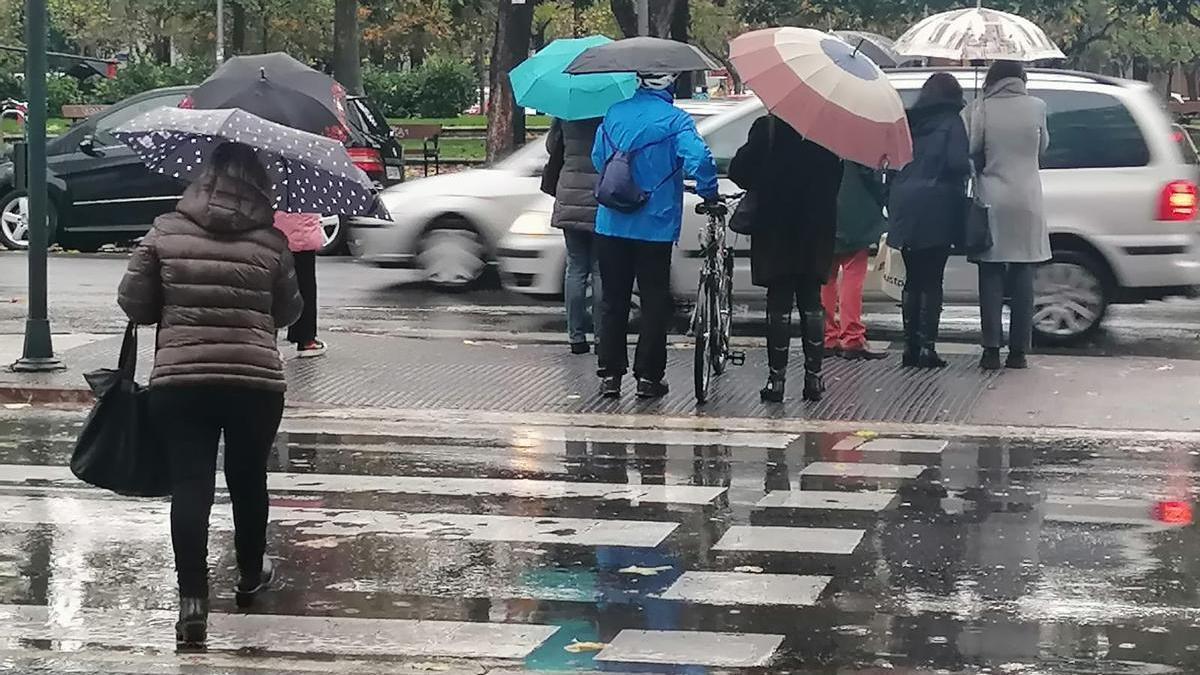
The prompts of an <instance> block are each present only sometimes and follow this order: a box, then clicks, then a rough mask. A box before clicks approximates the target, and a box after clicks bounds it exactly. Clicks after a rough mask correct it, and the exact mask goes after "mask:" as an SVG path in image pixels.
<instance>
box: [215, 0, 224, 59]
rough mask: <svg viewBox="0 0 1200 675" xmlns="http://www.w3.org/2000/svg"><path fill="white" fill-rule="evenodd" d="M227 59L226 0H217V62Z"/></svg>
mask: <svg viewBox="0 0 1200 675" xmlns="http://www.w3.org/2000/svg"><path fill="white" fill-rule="evenodd" d="M223 61H225V0H217V63H218V64H220V63H222V62H223Z"/></svg>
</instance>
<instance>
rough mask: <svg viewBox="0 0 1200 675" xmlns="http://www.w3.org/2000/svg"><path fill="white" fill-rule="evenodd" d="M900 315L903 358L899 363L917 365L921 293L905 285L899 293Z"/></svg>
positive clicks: (919, 339)
mask: <svg viewBox="0 0 1200 675" xmlns="http://www.w3.org/2000/svg"><path fill="white" fill-rule="evenodd" d="M900 316H901V318H902V319H903V320H904V358H903V360H902V361H901V365H903V366H904V367H906V368H915V367H916V366H917V356H918V355H919V354H920V352H921V331H920V327H921V318H920V317H921V294H920V293H918V292H916V291H910V290H908V288H907V287H905V289H904V291H902V292H901V294H900Z"/></svg>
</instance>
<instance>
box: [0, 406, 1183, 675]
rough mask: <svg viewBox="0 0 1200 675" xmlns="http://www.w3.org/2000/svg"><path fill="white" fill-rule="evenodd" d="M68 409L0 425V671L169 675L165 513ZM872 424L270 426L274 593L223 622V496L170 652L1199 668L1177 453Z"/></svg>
mask: <svg viewBox="0 0 1200 675" xmlns="http://www.w3.org/2000/svg"><path fill="white" fill-rule="evenodd" d="M76 423H77V420H73V421H67V420H64V419H63V417H62V416H61V415H59V416H45V417H42V416H39V415H38V414H37V413H30V414H29V416H28V417H27V418H25V419H22V420H19V421H14V420H12V419H7V420H3V421H0V514H2V516H0V626H3V627H4V630H3V631H0V670H5V669H7V670H13V671H16V672H27V671H28V672H89V671H88V669H87V668H92V670H93V671H99V670H103V671H106V672H168V666H170V667H171V668H174V666H177V665H178V662H177V661H173V660H172V659H175V658H177V657H175V656H174V654H173V644H172V643H171V631H170V629H169V627H170V622H171V620H172V613H171V612H172V610H173V609H174V607H175V597H174V591H173V577H174V573H173V566H172V559H171V549H170V542H169V540H168V537H167V519H166V513H167V507H168V504H167V503H166V502H164V501H161V500H132V499H126V498H120V497H116V496H114V495H111V494H108V493H105V492H102V491H99V490H95V489H92V488H89V487H87V486H84V485H82V484H81V483H79V482H78V481H76V480H75V479H74V478H73V477H72V476H71V475H70V472H69V470H67V469H66V468H65V466H64V465H65V462H66V459H67V457H68V455H69V453H70V449H71V445H72V442H73V437H74V433H75V427H74V425H75V424H76ZM867 436H869V434H865V435H864V436H863V437H859V436H856V435H847V434H804V435H791V434H786V433H773V432H763V433H756V434H744V433H743V434H738V433H722V432H714V431H697V432H687V431H679V430H675V431H671V432H645V433H643V432H640V431H636V430H633V431H627V430H626V431H623V430H617V429H593V428H586V427H581V428H539V427H517V426H515V425H514V426H513V427H511V428H499V427H494V428H490V429H489V428H485V427H483V426H464V427H453V426H447V427H446V428H444V429H443V430H442V431H441V432H440V433H436V434H427V433H424V432H422V434H421V435H419V436H417V435H414V436H411V437H403V436H390V437H385V436H368V435H358V436H346V437H338V436H333V435H327V434H316V435H298V434H293V435H288V434H281V436H280V438H279V440H278V442H277V444H276V451H275V453H274V456H273V457H272V460H271V471H272V474H271V477H270V484H271V489H272V491H273V492H272V500H273V509H272V516H271V521H272V522H271V525H270V544H269V545H270V550H271V553H272V554H273V555H275V556H277V557H278V558H280V559H281V561H282V566H281V573H282V576H283V581H284V585H283V588H281V589H280V590H279V591H277V592H275V593H272V594H271V596H270V597H269V598H267V599H266V602H264V603H263V605H262V606H261V607H260V608H259V609H257V610H256V613H255V614H249V615H247V614H240V613H238V612H236V610H235V609H234V604H233V602H232V597H231V596H232V592H231V589H232V584H233V577H234V574H235V572H234V569H233V567H234V562H233V552H232V532H231V526H230V518H229V506H228V499H227V497H225V495H223V494H221V495H219V496H218V505H217V507H216V508H215V509H214V516H213V534H212V540H211V544H210V550H211V551H212V555H213V559H212V560H211V561H210V562H211V563H212V565H213V569H214V589H215V591H216V597H215V598H214V612H216V613H217V614H216V615H215V617H214V619H213V628H212V635H213V639H212V644H211V645H210V651H209V653H208V654H207V655H204V656H202V657H198V660H196V661H195V662H193V663H192V666H194V668H195V670H189V671H188V672H205V673H208V672H213V673H215V672H234V671H232V670H227V669H228V668H232V667H237V666H236V665H230V664H237V663H239V661H238V658H240V659H242V660H243V661H242V663H243V665H244V666H245V667H247V668H254V669H255V670H254V671H252V672H265V671H271V672H279V671H285V670H289V669H291V670H294V671H295V672H311V671H312V668H310V666H311V664H312V663H313V662H312V659H314V658H327V657H330V656H331V655H339V659H338V661H336V664H337V665H332V666H330V670H332V671H333V672H369V671H371V669H372V667H375V666H377V667H378V669H379V670H381V671H383V670H386V667H390V666H391V665H394V664H395V662H396V660H397V659H399V660H401V661H402V662H412V660H414V659H415V660H417V661H419V662H421V663H426V662H428V663H427V665H429V666H430V667H433V666H436V668H442V669H444V668H450V667H453V668H459V667H463V668H467V670H466V671H464V672H481V669H482V668H491V667H499V668H524V669H526V670H532V671H548V670H580V671H582V670H588V671H591V670H607V671H622V672H625V671H649V672H686V673H702V672H731V671H733V672H739V671H741V670H743V669H746V672H771V673H776V672H833V671H837V672H906V673H915V672H987V673H1034V672H1036V673H1050V672H1053V673H1058V672H1067V673H1194V672H1200V608H1198V603H1197V597H1196V596H1197V588H1198V583H1197V571H1198V569H1197V563H1196V562H1195V561H1196V560H1197V559H1198V556H1197V555H1196V551H1197V550H1200V549H1198V548H1197V544H1198V543H1200V542H1198V541H1197V537H1196V534H1195V533H1196V526H1195V525H1194V524H1193V523H1192V504H1193V503H1194V500H1195V493H1196V489H1197V488H1196V486H1195V481H1194V479H1195V477H1196V475H1197V472H1198V471H1200V467H1198V466H1196V464H1197V457H1198V456H1200V450H1198V449H1197V448H1196V447H1193V446H1190V445H1187V444H1182V443H1164V444H1159V445H1153V446H1148V445H1124V444H1121V443H1118V442H1097V441H1087V440H1077V441H1055V442H1053V443H1052V444H1042V445H1038V444H1032V443H1024V442H1019V441H1011V440H1008V441H1001V440H990V439H955V438H945V439H898V438H867ZM647 439H649V440H647ZM130 650H132V651H130ZM246 650H251V651H249V652H248V651H246ZM235 656H236V657H237V658H234V657H235ZM343 657H355V658H353V659H350V660H345V659H344V658H343ZM156 659H157V660H156ZM230 659H233V660H230ZM306 664H307V665H306ZM372 664H373V665H372ZM385 664H390V665H386V667H385ZM481 664H482V665H481ZM156 665H157V666H161V667H158V668H157V669H156V667H155V666H156ZM260 669H265V671H264V670H260ZM359 669H362V670H359ZM455 672H457V671H455Z"/></svg>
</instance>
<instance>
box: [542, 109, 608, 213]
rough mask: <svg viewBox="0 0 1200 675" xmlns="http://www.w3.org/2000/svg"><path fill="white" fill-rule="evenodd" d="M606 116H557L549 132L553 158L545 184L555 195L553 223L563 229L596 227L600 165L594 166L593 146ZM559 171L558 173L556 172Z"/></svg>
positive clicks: (547, 140) (551, 156) (547, 141)
mask: <svg viewBox="0 0 1200 675" xmlns="http://www.w3.org/2000/svg"><path fill="white" fill-rule="evenodd" d="M603 121H604V118H602V117H597V118H594V119H587V120H576V121H562V120H554V123H553V124H551V125H550V133H549V134H548V135H547V136H546V149H547V150H548V151H549V152H550V161H549V162H548V163H547V165H546V174H545V175H544V176H543V185H544V186H546V187H548V188H549V189H548V190H546V191H547V192H548V193H549V194H551V195H554V213H553V215H552V216H551V219H550V224H551V225H553V226H554V227H557V228H559V229H562V230H577V231H580V232H594V231H595V230H596V209H597V208H599V206H598V204H597V203H596V195H595V191H596V181H597V180H598V178H599V177H598V176H597V174H596V168H595V167H594V166H592V146H593V145H594V144H595V142H596V130H597V129H599V128H600V123H601V122H603ZM555 172H557V173H555Z"/></svg>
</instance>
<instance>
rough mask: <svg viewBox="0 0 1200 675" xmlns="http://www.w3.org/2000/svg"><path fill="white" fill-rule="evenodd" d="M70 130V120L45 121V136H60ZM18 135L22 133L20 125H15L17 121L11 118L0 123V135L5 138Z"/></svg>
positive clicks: (58, 118)
mask: <svg viewBox="0 0 1200 675" xmlns="http://www.w3.org/2000/svg"><path fill="white" fill-rule="evenodd" d="M70 128H71V121H70V120H66V119H63V118H61V117H51V118H49V119H47V120H46V135H47V136H58V135H61V134H62V133H63V132H64V131H66V130H67V129H70ZM20 133H22V129H21V125H20V124H17V121H16V120H14V119H13V118H11V117H5V118H4V120H3V121H2V122H0V134H4V135H5V136H16V135H18V134H20Z"/></svg>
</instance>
